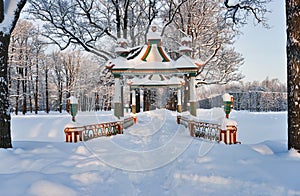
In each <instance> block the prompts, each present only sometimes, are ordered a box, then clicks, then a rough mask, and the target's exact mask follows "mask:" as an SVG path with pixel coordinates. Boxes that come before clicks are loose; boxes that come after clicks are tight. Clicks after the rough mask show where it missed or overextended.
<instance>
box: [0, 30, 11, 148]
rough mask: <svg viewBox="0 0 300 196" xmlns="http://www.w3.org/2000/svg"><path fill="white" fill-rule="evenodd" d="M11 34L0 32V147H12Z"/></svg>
mask: <svg viewBox="0 0 300 196" xmlns="http://www.w3.org/2000/svg"><path fill="white" fill-rule="evenodd" d="M9 39H10V35H6V34H5V35H3V33H2V32H0V92H1V93H0V148H11V147H12V144H11V135H10V120H11V117H10V112H9V96H8V77H7V59H8V52H7V51H8V46H9V41H10V40H9Z"/></svg>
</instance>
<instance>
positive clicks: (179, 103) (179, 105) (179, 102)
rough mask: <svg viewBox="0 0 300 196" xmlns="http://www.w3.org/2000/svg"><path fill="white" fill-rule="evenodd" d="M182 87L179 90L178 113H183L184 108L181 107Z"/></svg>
mask: <svg viewBox="0 0 300 196" xmlns="http://www.w3.org/2000/svg"><path fill="white" fill-rule="evenodd" d="M180 87H181V86H179V87H178V89H177V112H179V113H181V112H182V106H181V88H180Z"/></svg>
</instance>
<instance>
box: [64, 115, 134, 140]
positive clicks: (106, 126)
mask: <svg viewBox="0 0 300 196" xmlns="http://www.w3.org/2000/svg"><path fill="white" fill-rule="evenodd" d="M134 122H135V121H134V118H133V117H129V118H126V119H124V121H116V122H106V123H100V124H92V125H85V126H80V127H66V128H65V129H64V132H65V136H66V142H77V141H87V140H90V139H93V138H97V137H103V136H111V135H116V134H123V129H124V128H125V129H127V128H128V127H130V126H132V125H133V124H134Z"/></svg>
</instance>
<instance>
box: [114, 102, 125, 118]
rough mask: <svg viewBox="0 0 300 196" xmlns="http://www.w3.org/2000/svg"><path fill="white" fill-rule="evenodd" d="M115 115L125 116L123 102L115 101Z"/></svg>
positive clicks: (118, 116)
mask: <svg viewBox="0 0 300 196" xmlns="http://www.w3.org/2000/svg"><path fill="white" fill-rule="evenodd" d="M114 115H115V116H116V117H117V118H120V117H124V111H123V107H122V103H115V110H114Z"/></svg>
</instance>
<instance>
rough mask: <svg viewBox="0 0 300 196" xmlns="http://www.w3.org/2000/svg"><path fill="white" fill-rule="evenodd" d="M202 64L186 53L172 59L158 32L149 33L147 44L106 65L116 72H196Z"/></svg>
mask: <svg viewBox="0 0 300 196" xmlns="http://www.w3.org/2000/svg"><path fill="white" fill-rule="evenodd" d="M122 56H123V57H122ZM200 66H202V65H201V63H197V61H195V60H194V59H192V58H190V57H188V56H186V55H183V56H181V57H180V58H179V59H177V60H172V59H171V57H170V56H169V55H168V53H167V52H166V51H165V49H164V48H163V46H162V41H161V37H160V35H159V34H158V33H156V32H149V33H148V43H147V45H144V46H142V47H140V48H135V49H134V50H132V52H131V53H130V52H127V53H126V54H125V55H121V56H119V57H117V58H115V59H111V60H109V61H108V63H107V65H106V67H108V68H110V69H111V70H112V73H114V74H176V73H195V72H197V70H198V68H199V67H200Z"/></svg>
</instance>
